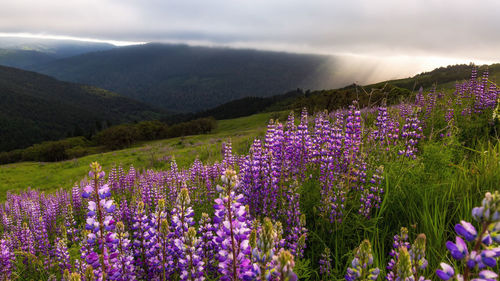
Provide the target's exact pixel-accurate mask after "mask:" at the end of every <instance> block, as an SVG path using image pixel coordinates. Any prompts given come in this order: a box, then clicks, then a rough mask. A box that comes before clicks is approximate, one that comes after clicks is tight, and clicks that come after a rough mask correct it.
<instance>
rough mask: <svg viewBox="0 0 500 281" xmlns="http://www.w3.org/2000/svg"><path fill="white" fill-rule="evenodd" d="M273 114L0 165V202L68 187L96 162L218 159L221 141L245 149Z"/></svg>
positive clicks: (144, 164)
mask: <svg viewBox="0 0 500 281" xmlns="http://www.w3.org/2000/svg"><path fill="white" fill-rule="evenodd" d="M274 115H276V114H275V113H263V114H256V115H252V116H248V117H242V118H237V119H230V120H221V121H218V123H217V128H216V129H215V130H214V131H213V132H212V133H210V134H206V135H195V136H186V137H179V138H172V139H165V140H159V141H152V142H145V143H140V144H137V145H135V146H133V147H131V148H128V149H123V150H116V151H111V152H106V153H101V154H94V155H88V156H84V157H81V158H78V159H72V160H67V161H61V162H51V163H49V162H40V163H39V162H22V163H14V164H7V165H1V166H0V201H2V200H4V199H5V196H6V192H7V191H8V190H9V191H16V190H22V189H26V188H28V187H31V188H36V189H38V190H44V191H54V190H56V189H59V188H70V187H72V186H73V184H74V183H75V182H78V181H80V180H81V179H83V178H84V177H85V175H86V174H87V172H88V169H89V164H90V163H91V162H93V161H98V162H99V163H100V164H101V165H102V166H103V167H105V168H106V170H109V169H110V168H112V167H114V166H118V165H121V166H122V167H124V168H128V167H129V166H130V165H133V166H134V167H135V168H136V169H155V170H157V169H164V168H167V167H169V166H170V160H169V159H171V158H172V157H175V160H176V162H177V164H178V165H179V166H180V167H187V166H189V165H191V163H192V162H193V161H194V160H195V159H196V157H198V158H199V159H200V160H201V161H203V162H213V161H217V160H221V147H222V142H225V141H227V140H228V139H229V138H231V141H232V143H233V150H234V151H235V152H236V153H238V154H243V153H244V152H247V151H248V148H249V147H250V145H251V143H252V141H253V139H254V138H255V137H256V136H259V135H263V134H264V132H265V129H266V124H267V122H268V121H269V119H270V118H272V117H273V116H274Z"/></svg>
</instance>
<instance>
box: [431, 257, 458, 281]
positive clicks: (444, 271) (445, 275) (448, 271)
mask: <svg viewBox="0 0 500 281" xmlns="http://www.w3.org/2000/svg"><path fill="white" fill-rule="evenodd" d="M440 265H441V269H438V270H436V275H437V276H438V277H439V278H440V279H441V280H445V281H446V280H449V279H450V278H452V277H453V276H454V275H455V270H454V269H453V267H451V266H450V265H449V264H446V263H444V262H442V263H440Z"/></svg>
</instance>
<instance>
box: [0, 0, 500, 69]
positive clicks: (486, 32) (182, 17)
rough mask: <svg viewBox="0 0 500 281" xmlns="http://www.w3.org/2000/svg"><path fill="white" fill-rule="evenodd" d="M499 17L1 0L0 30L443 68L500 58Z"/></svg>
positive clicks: (334, 5)
mask: <svg viewBox="0 0 500 281" xmlns="http://www.w3.org/2000/svg"><path fill="white" fill-rule="evenodd" d="M499 15H500V1H498V0H480V1H474V0H454V1H438V0H384V1H378V0H345V1H338V0H337V1H335V0H303V1H299V0H176V1H172V0H44V1H40V0H2V4H1V9H0V32H3V33H4V34H5V33H30V34H44V35H59V36H73V37H84V38H94V39H100V40H115V41H125V42H123V44H129V43H132V42H150V41H156V42H158V41H159V42H161V41H163V42H185V43H191V44H203V45H223V46H233V47H250V48H260V49H271V50H282V51H292V52H308V53H322V54H342V55H352V56H357V57H367V58H379V59H380V58H389V59H393V60H398V59H399V61H412V62H414V63H419V62H420V63H419V64H427V63H430V64H438V65H440V64H446V63H453V62H457V63H458V62H471V61H474V62H477V63H481V62H499V61H500V19H499ZM114 43H115V44H120V42H114ZM424 61H426V62H425V63H424Z"/></svg>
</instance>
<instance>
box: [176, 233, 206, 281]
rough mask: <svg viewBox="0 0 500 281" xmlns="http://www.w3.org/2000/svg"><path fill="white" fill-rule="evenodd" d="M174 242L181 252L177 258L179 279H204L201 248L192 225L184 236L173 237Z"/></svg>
mask: <svg viewBox="0 0 500 281" xmlns="http://www.w3.org/2000/svg"><path fill="white" fill-rule="evenodd" d="M174 243H175V245H176V247H177V248H178V249H180V251H181V253H182V254H181V255H180V258H179V267H180V278H181V280H183V281H186V280H192V281H201V280H204V277H203V273H204V262H203V257H202V255H203V249H202V248H201V247H200V240H199V238H197V237H196V230H195V229H194V227H190V228H189V229H188V231H187V232H186V233H185V234H184V237H181V238H178V239H175V241H174Z"/></svg>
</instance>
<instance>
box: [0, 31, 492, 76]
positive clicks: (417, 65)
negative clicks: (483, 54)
mask: <svg viewBox="0 0 500 281" xmlns="http://www.w3.org/2000/svg"><path fill="white" fill-rule="evenodd" d="M2 38H19V39H35V40H53V41H61V42H62V41H76V42H87V43H103V44H110V45H113V46H115V47H117V48H120V47H127V46H140V45H146V44H165V45H186V46H189V47H208V48H230V49H241V50H245V49H247V50H258V51H271V52H284V53H292V54H306V55H307V54H309V55H324V56H330V57H336V58H341V59H343V65H344V66H346V65H351V64H355V65H358V66H360V65H363V64H365V65H377V68H378V69H379V70H380V69H382V70H384V69H387V68H396V67H397V68H399V69H400V70H401V71H400V72H399V75H394V74H393V73H379V74H377V73H378V72H377V71H376V70H373V71H372V73H371V74H370V75H371V76H372V78H366V74H365V75H359V77H356V70H357V68H352V69H347V70H346V72H347V73H344V75H343V76H345V77H348V76H349V75H353V76H354V77H352V78H353V80H352V83H362V84H371V83H377V82H381V81H386V80H393V79H404V78H408V77H412V76H414V75H417V74H420V73H423V72H429V71H432V70H434V69H436V68H439V67H447V66H451V65H457V64H471V63H472V64H474V65H478V66H480V65H490V64H494V63H498V62H497V61H486V60H475V61H469V60H468V59H462V58H448V57H432V56H402V55H398V56H386V57H381V56H378V57H374V56H369V55H359V54H353V53H321V52H312V51H306V50H290V49H288V50H287V49H283V48H276V47H270V48H265V47H262V46H260V47H259V46H246V45H240V44H216V43H211V42H202V41H180V40H163V41H161V40H157V41H149V42H139V41H119V40H111V39H102V38H99V39H97V38H86V37H76V36H67V35H52V34H31V33H8V32H0V41H1V40H2ZM408 65H411V66H410V67H408ZM405 66H406V67H405ZM385 72H387V71H385ZM363 76H364V77H365V78H362V77H363ZM356 78H358V79H356ZM363 79H364V80H366V81H364V82H359V80H363ZM346 85H348V84H346Z"/></svg>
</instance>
